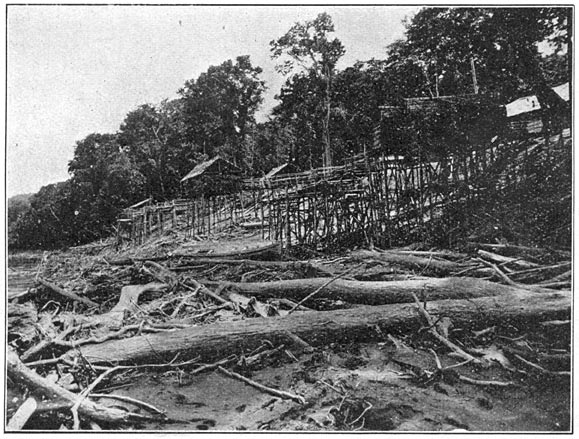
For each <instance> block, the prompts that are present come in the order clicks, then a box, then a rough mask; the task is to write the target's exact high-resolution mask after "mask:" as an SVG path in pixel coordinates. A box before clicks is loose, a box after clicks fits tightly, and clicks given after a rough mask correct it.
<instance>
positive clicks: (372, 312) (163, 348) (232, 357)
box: [7, 244, 571, 430]
mask: <svg viewBox="0 0 579 439" xmlns="http://www.w3.org/2000/svg"><path fill="white" fill-rule="evenodd" d="M276 255H278V256H279V257H275V256H276ZM263 259H266V260H263ZM70 262H71V261H67V262H66V263H59V264H56V263H53V265H52V266H51V262H50V261H47V262H46V265H45V266H43V267H40V268H39V270H38V274H37V277H36V281H37V288H35V289H34V290H31V291H29V292H28V294H19V295H18V296H17V297H16V296H15V297H9V298H8V299H9V307H8V317H9V329H8V333H9V345H10V346H9V348H8V352H7V371H8V377H9V384H10V386H14V387H16V388H17V389H19V391H20V392H21V393H20V395H21V397H20V398H15V401H17V403H14V404H13V406H12V407H9V417H10V422H9V425H8V428H9V429H11V430H13V429H20V428H23V427H24V426H25V424H26V423H27V422H28V421H29V420H30V418H31V417H33V416H39V415H42V414H43V413H47V412H50V413H53V412H54V413H59V414H60V415H61V417H62V422H61V428H73V429H82V428H92V429H100V428H113V427H115V428H116V427H118V426H119V425H124V424H131V423H144V422H166V421H168V418H167V416H166V414H165V413H164V412H163V411H162V410H160V409H158V408H157V407H155V406H154V405H152V404H151V403H150V402H147V401H139V400H135V399H131V398H128V397H123V396H120V395H114V394H110V393H107V391H108V390H107V389H110V386H111V383H112V380H113V378H114V377H115V376H118V375H121V374H127V373H129V372H132V371H135V370H139V369H152V370H177V371H180V372H181V373H187V374H188V375H189V376H190V375H195V374H200V373H205V372H208V371H213V370H217V371H219V372H220V373H222V374H224V375H226V376H228V377H231V378H232V379H238V380H241V381H243V382H245V383H246V384H248V385H251V386H254V387H256V388H258V389H260V390H261V391H264V392H267V393H270V394H272V395H274V396H276V397H279V398H284V399H290V400H293V401H295V402H296V403H297V404H304V403H306V400H305V399H304V397H303V396H301V395H299V394H296V393H295V392H291V391H290V390H291V389H290V390H282V389H275V388H271V387H267V386H264V385H262V384H260V383H257V382H255V381H253V380H251V379H250V378H248V377H247V376H244V375H243V374H242V373H238V372H240V371H243V368H241V369H240V368H239V366H240V365H243V366H248V365H255V364H259V363H260V362H261V361H262V360H263V359H264V358H267V357H269V356H272V355H275V354H278V353H280V352H283V353H285V354H286V355H287V356H289V357H290V358H291V357H295V355H299V354H300V352H304V351H306V352H307V351H309V352H311V351H312V350H314V349H316V348H317V347H319V346H324V345H327V344H329V343H334V342H337V343H340V342H344V341H348V342H364V341H369V340H373V339H380V337H385V334H401V333H405V332H406V333H408V332H418V331H427V332H428V334H429V335H430V336H431V337H432V340H433V342H435V343H436V344H437V346H439V347H440V349H442V350H444V351H445V352H450V353H452V355H454V356H456V357H457V358H459V359H460V363H457V364H468V363H472V364H473V365H476V364H480V363H482V361H483V360H482V358H481V357H482V356H483V354H484V353H485V352H486V351H484V350H480V349H479V350H477V348H476V346H467V345H466V344H464V343H461V342H459V341H458V340H455V339H454V337H453V333H452V331H450V332H449V330H448V329H449V325H453V326H454V327H457V328H461V329H462V330H469V331H473V332H472V333H475V334H479V335H480V334H482V333H484V331H490V330H492V328H495V327H499V326H505V325H511V326H517V327H535V328H536V327H543V328H548V327H565V326H566V325H570V320H569V319H570V314H571V292H570V290H569V287H570V282H571V263H570V254H568V253H566V252H563V251H556V250H550V249H537V248H526V247H517V246H508V245H498V244H496V245H494V244H472V246H471V248H469V249H467V251H465V253H456V252H450V251H432V250H428V251H425V250H416V249H413V248H403V249H396V250H389V251H380V250H357V251H353V252H350V253H348V254H346V255H343V256H341V257H335V258H332V259H330V258H328V257H322V256H320V257H317V258H315V259H310V260H307V261H303V260H298V261H296V260H287V258H286V259H285V260H284V259H283V258H281V256H280V255H279V253H278V251H277V250H276V247H275V246H269V247H267V248H264V249H261V250H252V251H248V252H243V251H241V252H236V253H233V254H220V255H215V254H205V255H187V254H174V255H172V256H170V257H169V256H165V257H159V258H156V260H139V259H138V258H120V259H106V258H104V257H102V256H99V255H95V256H91V258H90V263H89V262H86V261H85V265H84V267H83V268H78V267H76V270H77V273H78V276H76V278H75V279H76V282H77V283H81V282H85V286H84V287H83V288H82V291H79V292H74V291H73V289H72V288H63V287H62V285H63V280H64V278H65V277H68V281H67V283H66V285H68V286H70V285H71V284H70V282H71V280H70V277H69V276H70V273H69V272H67V271H66V270H64V269H63V267H70V266H71V263H70ZM43 264H45V262H43ZM67 264H68V265H67ZM72 265H74V264H72ZM95 272H98V275H95ZM91 276H92V277H91ZM87 279H91V282H93V284H90V282H89V283H86V280H87ZM103 279H108V280H109V281H111V282H112V283H109V285H118V284H119V279H121V282H120V283H121V284H122V286H121V288H120V291H115V290H114V288H113V290H111V291H110V292H109V294H108V297H107V296H103V284H102V280H103ZM98 282H101V283H100V284H99V283H98ZM115 282H116V283H115ZM95 283H96V284H98V285H96V286H95ZM449 322H451V323H449ZM519 354H520V352H519V353H515V354H514V355H517V356H518V361H520V362H521V363H522V364H524V365H525V366H526V367H530V368H532V369H534V370H535V371H539V372H540V373H544V374H548V375H549V374H555V375H557V374H562V375H566V376H567V375H569V372H568V371H551V370H548V369H547V368H545V367H544V366H541V365H540V364H538V362H537V361H536V359H534V358H533V359H529V358H524V357H523V356H521V355H519ZM435 357H436V354H435ZM441 371H442V369H441ZM441 373H442V372H441ZM466 379H469V380H470V381H469V382H470V383H471V384H481V385H497V386H502V385H509V383H503V382H487V381H480V382H477V380H473V379H470V378H465V380H466ZM107 386H109V387H107ZM111 399H112V400H122V401H123V403H125V404H128V405H129V406H132V407H134V410H130V409H129V410H120V409H119V408H115V407H112V406H111V405H110V404H106V401H107V400H111Z"/></svg>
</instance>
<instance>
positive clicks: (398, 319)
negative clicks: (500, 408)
mask: <svg viewBox="0 0 579 439" xmlns="http://www.w3.org/2000/svg"><path fill="white" fill-rule="evenodd" d="M427 309H428V312H429V313H430V314H431V315H432V316H433V317H434V318H440V317H444V316H447V317H450V318H451V319H452V321H453V323H454V325H455V326H461V327H464V328H476V327H488V326H491V325H494V324H497V325H499V324H502V325H504V324H511V325H513V326H517V325H519V324H526V325H533V324H539V322H540V321H543V320H554V319H568V318H569V316H570V313H571V293H570V292H553V293H549V294H536V293H530V292H527V291H520V290H519V291H517V290H514V292H512V293H506V294H503V295H500V296H495V297H483V298H477V299H469V300H439V301H434V302H428V303H427ZM420 319H421V316H420V314H419V313H418V311H417V308H416V304H414V303H412V304H394V305H385V306H359V307H355V308H352V309H346V310H343V309H342V310H335V311H320V312H306V313H295V314H291V315H287V316H283V317H276V318H269V319H263V318H253V319H246V320H239V321H234V322H224V323H216V324H210V325H205V326H198V327H191V328H186V329H182V330H178V331H174V332H170V333H162V334H152V335H142V336H137V337H133V338H130V339H124V340H115V341H108V342H105V343H102V344H98V345H86V346H83V347H81V348H79V350H80V352H81V353H82V355H83V356H84V358H86V359H87V360H88V361H89V362H91V363H107V362H113V363H114V362H121V363H136V362H143V361H151V360H155V361H169V360H171V358H174V356H175V355H176V354H177V353H179V355H180V358H182V359H183V358H191V357H193V356H201V357H202V358H206V359H210V358H224V357H226V356H229V355H231V354H233V353H242V352H248V351H250V350H253V349H255V348H257V347H259V346H260V345H261V344H262V343H263V340H269V341H271V342H272V343H274V344H279V343H287V342H288V341H289V338H288V336H287V331H289V332H291V333H292V334H294V335H296V336H298V337H300V338H302V339H303V340H305V342H307V343H309V344H311V345H324V344H327V343H330V342H335V341H348V342H356V341H364V340H368V339H371V338H374V337H376V336H377V334H378V331H373V330H372V328H375V327H377V328H379V329H380V330H381V331H382V333H389V332H391V331H400V330H407V329H415V330H417V329H418V327H419V326H420ZM373 336H374V337H373ZM78 355H79V352H78V351H76V350H71V351H69V352H68V353H67V354H66V357H67V358H70V359H74V358H75V357H77V356H78Z"/></svg>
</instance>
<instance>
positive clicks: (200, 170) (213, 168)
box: [181, 155, 241, 183]
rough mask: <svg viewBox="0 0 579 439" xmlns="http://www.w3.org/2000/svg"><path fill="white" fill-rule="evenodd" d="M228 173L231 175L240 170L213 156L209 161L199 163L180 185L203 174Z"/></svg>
mask: <svg viewBox="0 0 579 439" xmlns="http://www.w3.org/2000/svg"><path fill="white" fill-rule="evenodd" d="M225 171H229V172H231V173H238V172H240V171H241V170H240V169H239V168H238V167H237V166H235V165H234V164H232V163H229V162H228V161H227V160H225V159H224V158H222V157H220V156H218V155H217V156H215V157H213V158H212V159H211V160H207V161H206V162H203V163H199V164H198V165H197V166H195V167H194V168H193V169H192V170H191V171H190V172H189V173H188V174H187V175H186V176H185V177H183V178H182V179H181V183H183V182H184V181H186V180H189V179H191V178H195V177H199V176H201V175H203V174H209V173H211V174H221V173H222V172H225Z"/></svg>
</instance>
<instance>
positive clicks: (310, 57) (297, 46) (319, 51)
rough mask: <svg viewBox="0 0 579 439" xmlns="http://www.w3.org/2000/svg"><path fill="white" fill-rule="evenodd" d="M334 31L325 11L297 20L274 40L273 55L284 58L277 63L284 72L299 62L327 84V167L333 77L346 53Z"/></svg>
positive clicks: (329, 157) (325, 157) (290, 69)
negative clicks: (305, 19) (331, 36)
mask: <svg viewBox="0 0 579 439" xmlns="http://www.w3.org/2000/svg"><path fill="white" fill-rule="evenodd" d="M333 32H334V23H333V21H332V17H330V15H328V14H327V13H325V12H324V13H321V14H319V15H318V16H317V17H316V18H315V19H314V20H309V21H306V22H304V23H296V24H295V25H293V26H292V27H291V28H290V30H289V31H288V32H287V33H286V34H285V35H283V36H282V37H280V38H278V39H277V40H273V41H271V42H270V46H271V52H272V58H273V59H279V58H282V57H283V58H284V60H283V62H282V63H281V64H279V65H278V66H277V69H278V71H279V72H280V73H282V74H284V75H287V74H289V73H290V72H292V71H294V72H295V67H296V64H297V66H298V67H299V68H300V69H301V70H302V71H306V72H308V73H309V74H313V75H314V76H315V77H316V78H318V79H319V80H321V81H322V82H323V84H324V92H323V100H324V106H325V115H324V117H323V118H322V124H323V140H324V146H325V148H324V164H325V166H332V148H331V140H330V119H331V108H332V101H331V93H332V78H333V76H334V73H335V70H336V64H337V63H338V60H339V59H340V58H341V57H342V56H343V55H344V54H345V53H346V51H345V49H344V46H343V45H342V43H341V41H340V40H339V39H337V38H334V39H330V34H331V33H333Z"/></svg>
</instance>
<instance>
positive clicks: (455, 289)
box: [205, 277, 517, 306]
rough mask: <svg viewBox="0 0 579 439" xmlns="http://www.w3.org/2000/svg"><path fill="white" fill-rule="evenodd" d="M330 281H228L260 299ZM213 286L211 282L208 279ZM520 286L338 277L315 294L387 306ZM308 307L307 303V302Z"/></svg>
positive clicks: (300, 292)
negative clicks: (381, 280)
mask: <svg viewBox="0 0 579 439" xmlns="http://www.w3.org/2000/svg"><path fill="white" fill-rule="evenodd" d="M327 282H328V278H323V277H321V278H311V279H291V280H283V281H274V282H240V283H228V284H227V285H228V286H231V287H233V288H234V289H236V290H237V291H238V292H239V293H241V294H244V295H246V296H250V297H251V296H254V297H255V298H257V299H266V298H272V297H275V298H287V299H293V300H297V301H299V300H302V299H303V298H305V297H306V296H307V295H308V294H310V293H311V292H312V291H315V290H316V289H318V288H320V287H321V286H323V285H324V284H326V283H327ZM205 283H206V284H207V285H212V284H213V283H212V282H205ZM515 290H517V288H514V287H510V286H507V285H501V284H497V283H494V282H489V281H486V280H482V279H474V278H468V277H465V278H462V277H448V278H428V279H424V278H421V279H409V280H400V281H385V282H364V281H355V280H346V279H336V280H335V281H334V282H332V283H331V284H329V285H327V286H326V287H325V288H323V289H322V290H321V291H320V292H319V293H318V294H317V295H316V297H318V298H320V297H323V298H331V299H336V300H343V301H346V302H350V303H359V304H363V305H385V304H389V303H405V302H412V301H413V299H412V295H411V293H415V294H417V295H418V297H424V298H425V299H427V300H439V299H467V298H468V299H470V298H474V297H485V296H496V295H503V294H508V293H512V292H513V291H515ZM306 306H307V303H306Z"/></svg>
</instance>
